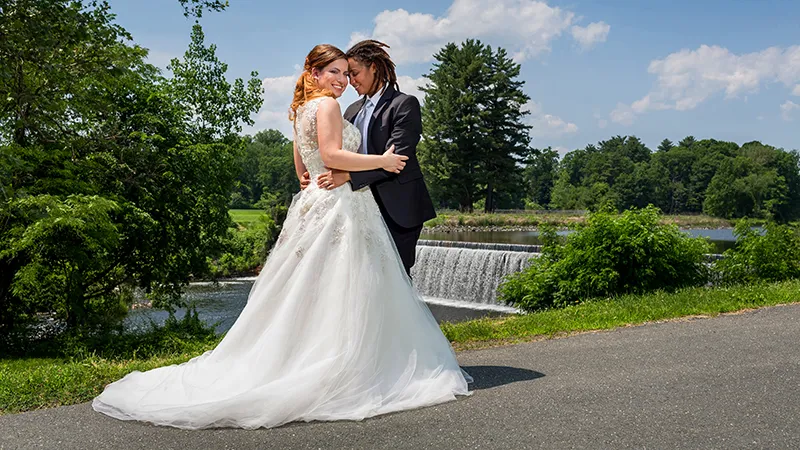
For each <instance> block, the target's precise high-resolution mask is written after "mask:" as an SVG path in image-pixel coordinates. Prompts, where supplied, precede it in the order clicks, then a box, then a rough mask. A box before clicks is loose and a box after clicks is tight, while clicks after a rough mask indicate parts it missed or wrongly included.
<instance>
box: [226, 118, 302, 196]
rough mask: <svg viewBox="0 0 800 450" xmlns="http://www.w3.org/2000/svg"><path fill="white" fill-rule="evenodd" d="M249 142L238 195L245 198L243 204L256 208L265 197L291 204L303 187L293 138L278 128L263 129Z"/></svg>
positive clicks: (243, 158)
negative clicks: (299, 177) (295, 161)
mask: <svg viewBox="0 0 800 450" xmlns="http://www.w3.org/2000/svg"><path fill="white" fill-rule="evenodd" d="M247 141H248V143H247V146H246V148H245V152H244V154H243V155H242V158H241V161H240V166H241V169H240V173H239V177H238V180H237V181H238V183H237V189H236V191H235V192H234V197H235V198H238V199H241V201H240V202H241V203H240V206H241V207H247V208H252V207H254V206H255V205H256V203H258V202H259V200H262V198H264V199H267V198H269V199H270V200H271V199H272V198H273V197H274V199H275V201H277V202H279V203H280V204H282V205H285V206H289V204H290V203H291V200H292V196H293V195H294V194H295V193H296V192H297V191H298V190H299V186H298V184H297V175H296V174H295V171H294V153H293V148H292V141H290V140H289V139H287V138H286V137H285V136H284V135H283V133H281V132H280V131H278V130H264V131H259V132H258V133H256V135H255V136H253V137H248V138H247ZM232 202H233V201H232ZM231 207H236V206H234V205H233V204H232V205H231Z"/></svg>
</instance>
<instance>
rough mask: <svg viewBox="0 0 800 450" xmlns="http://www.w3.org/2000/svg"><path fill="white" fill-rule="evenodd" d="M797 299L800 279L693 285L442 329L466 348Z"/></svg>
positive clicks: (457, 345) (700, 314) (461, 348)
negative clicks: (776, 281)
mask: <svg viewBox="0 0 800 450" xmlns="http://www.w3.org/2000/svg"><path fill="white" fill-rule="evenodd" d="M796 302H800V280H793V281H786V282H782V283H775V284H759V285H750V286H735V287H727V288H722V287H720V288H704V287H703V288H688V289H683V290H680V291H678V292H675V293H666V292H656V293H652V294H645V295H625V296H620V297H617V298H612V299H605V300H595V301H589V302H585V303H582V304H579V305H575V306H570V307H567V308H563V309H551V310H547V311H541V312H536V313H531V314H525V315H513V316H507V317H500V318H486V319H479V320H473V321H469V322H461V323H445V324H442V330H443V331H444V333H445V335H446V336H447V338H448V339H449V340H450V341H451V342H453V344H454V346H455V347H456V349H458V350H464V349H472V348H482V347H489V346H494V345H501V344H510V343H515V342H521V341H527V340H532V339H536V338H539V337H553V336H557V335H561V334H569V333H575V332H581V331H590V330H605V329H611V328H616V327H621V326H629V325H639V324H643V323H647V322H653V321H663V320H670V319H677V318H680V317H687V316H715V315H718V314H722V313H729V312H734V311H741V310H746V309H751V308H758V307H764V306H773V305H780V304H787V303H796Z"/></svg>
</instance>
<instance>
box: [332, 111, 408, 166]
mask: <svg viewBox="0 0 800 450" xmlns="http://www.w3.org/2000/svg"><path fill="white" fill-rule="evenodd" d="M317 142H319V152H320V156H321V157H322V162H323V163H324V164H325V166H326V167H328V168H331V169H339V170H347V171H351V172H352V171H358V170H372V169H383V170H386V171H388V172H393V173H400V171H401V170H403V167H404V166H405V165H406V163H405V162H404V161H405V160H407V159H408V156H403V155H396V154H394V150H393V149H389V150H387V151H386V153H384V154H383V155H362V154H360V153H353V152H348V151H346V150H342V112H341V110H340V109H339V102H337V101H336V100H334V99H333V98H326V99H324V100H322V101H321V102H320V104H319V108H318V109H317Z"/></svg>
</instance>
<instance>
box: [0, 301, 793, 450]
mask: <svg viewBox="0 0 800 450" xmlns="http://www.w3.org/2000/svg"><path fill="white" fill-rule="evenodd" d="M459 360H460V361H461V363H462V365H463V366H464V367H465V368H466V369H467V371H469V372H470V373H472V374H473V375H474V376H475V378H476V380H477V381H476V385H475V386H474V387H475V391H474V395H472V396H471V397H468V398H463V399H461V400H459V401H457V402H451V403H447V404H444V405H439V406H436V407H431V408H425V409H421V410H417V411H407V412H402V413H397V414H391V415H388V416H384V417H378V418H374V419H369V420H365V421H363V422H336V423H310V424H307V423H300V424H291V425H288V426H284V427H281V428H277V429H272V430H257V431H245V430H230V429H215V430H203V431H183V430H175V429H170V428H163V427H155V426H150V425H146V424H141V423H130V422H120V421H116V420H113V419H110V418H107V417H105V416H102V415H100V414H97V413H94V412H93V411H92V410H91V408H90V406H89V404H88V403H86V404H81V405H75V406H68V407H61V408H55V409H49V410H43V411H35V412H30V413H24V414H17V415H10V416H0V448H2V449H12V448H14V449H16V448H53V449H72V448H92V449H101V448H119V449H144V448H159V449H195V448H197V449H224V448H227V449H249V448H254V449H255V448H259V449H260V448H275V449H294V448H299V449H343V448H358V449H384V448H385V449H405V448H409V449H411V448H413V449H425V448H430V449H450V448H452V449H492V448H503V449H518V448H548V449H549V448H626V447H633V448H725V449H728V448H765V447H770V448H793V449H798V448H800V305H792V306H779V307H774V308H766V309H761V310H758V311H754V312H749V313H745V314H738V315H728V316H723V317H718V318H713V319H698V320H688V321H682V322H671V323H662V324H651V325H646V326H640V327H630V328H623V329H619V330H615V331H608V332H599V333H587V334H582V335H577V336H573V337H569V338H563V339H553V340H546V341H540V342H533V343H528V344H522V345H516V346H509V347H503V348H495V349H487V350H479V351H470V352H464V353H460V354H459Z"/></svg>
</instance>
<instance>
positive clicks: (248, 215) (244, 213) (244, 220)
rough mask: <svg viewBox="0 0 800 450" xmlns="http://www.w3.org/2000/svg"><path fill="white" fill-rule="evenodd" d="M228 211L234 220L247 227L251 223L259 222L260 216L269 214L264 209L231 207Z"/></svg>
mask: <svg viewBox="0 0 800 450" xmlns="http://www.w3.org/2000/svg"><path fill="white" fill-rule="evenodd" d="M228 213H229V214H230V216H231V219H233V221H234V222H236V223H238V224H239V225H242V226H244V227H245V228H246V227H247V225H249V224H251V223H254V222H258V218H259V217H261V216H266V215H267V213H266V211H264V210H262V209H231V210H229V211H228Z"/></svg>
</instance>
